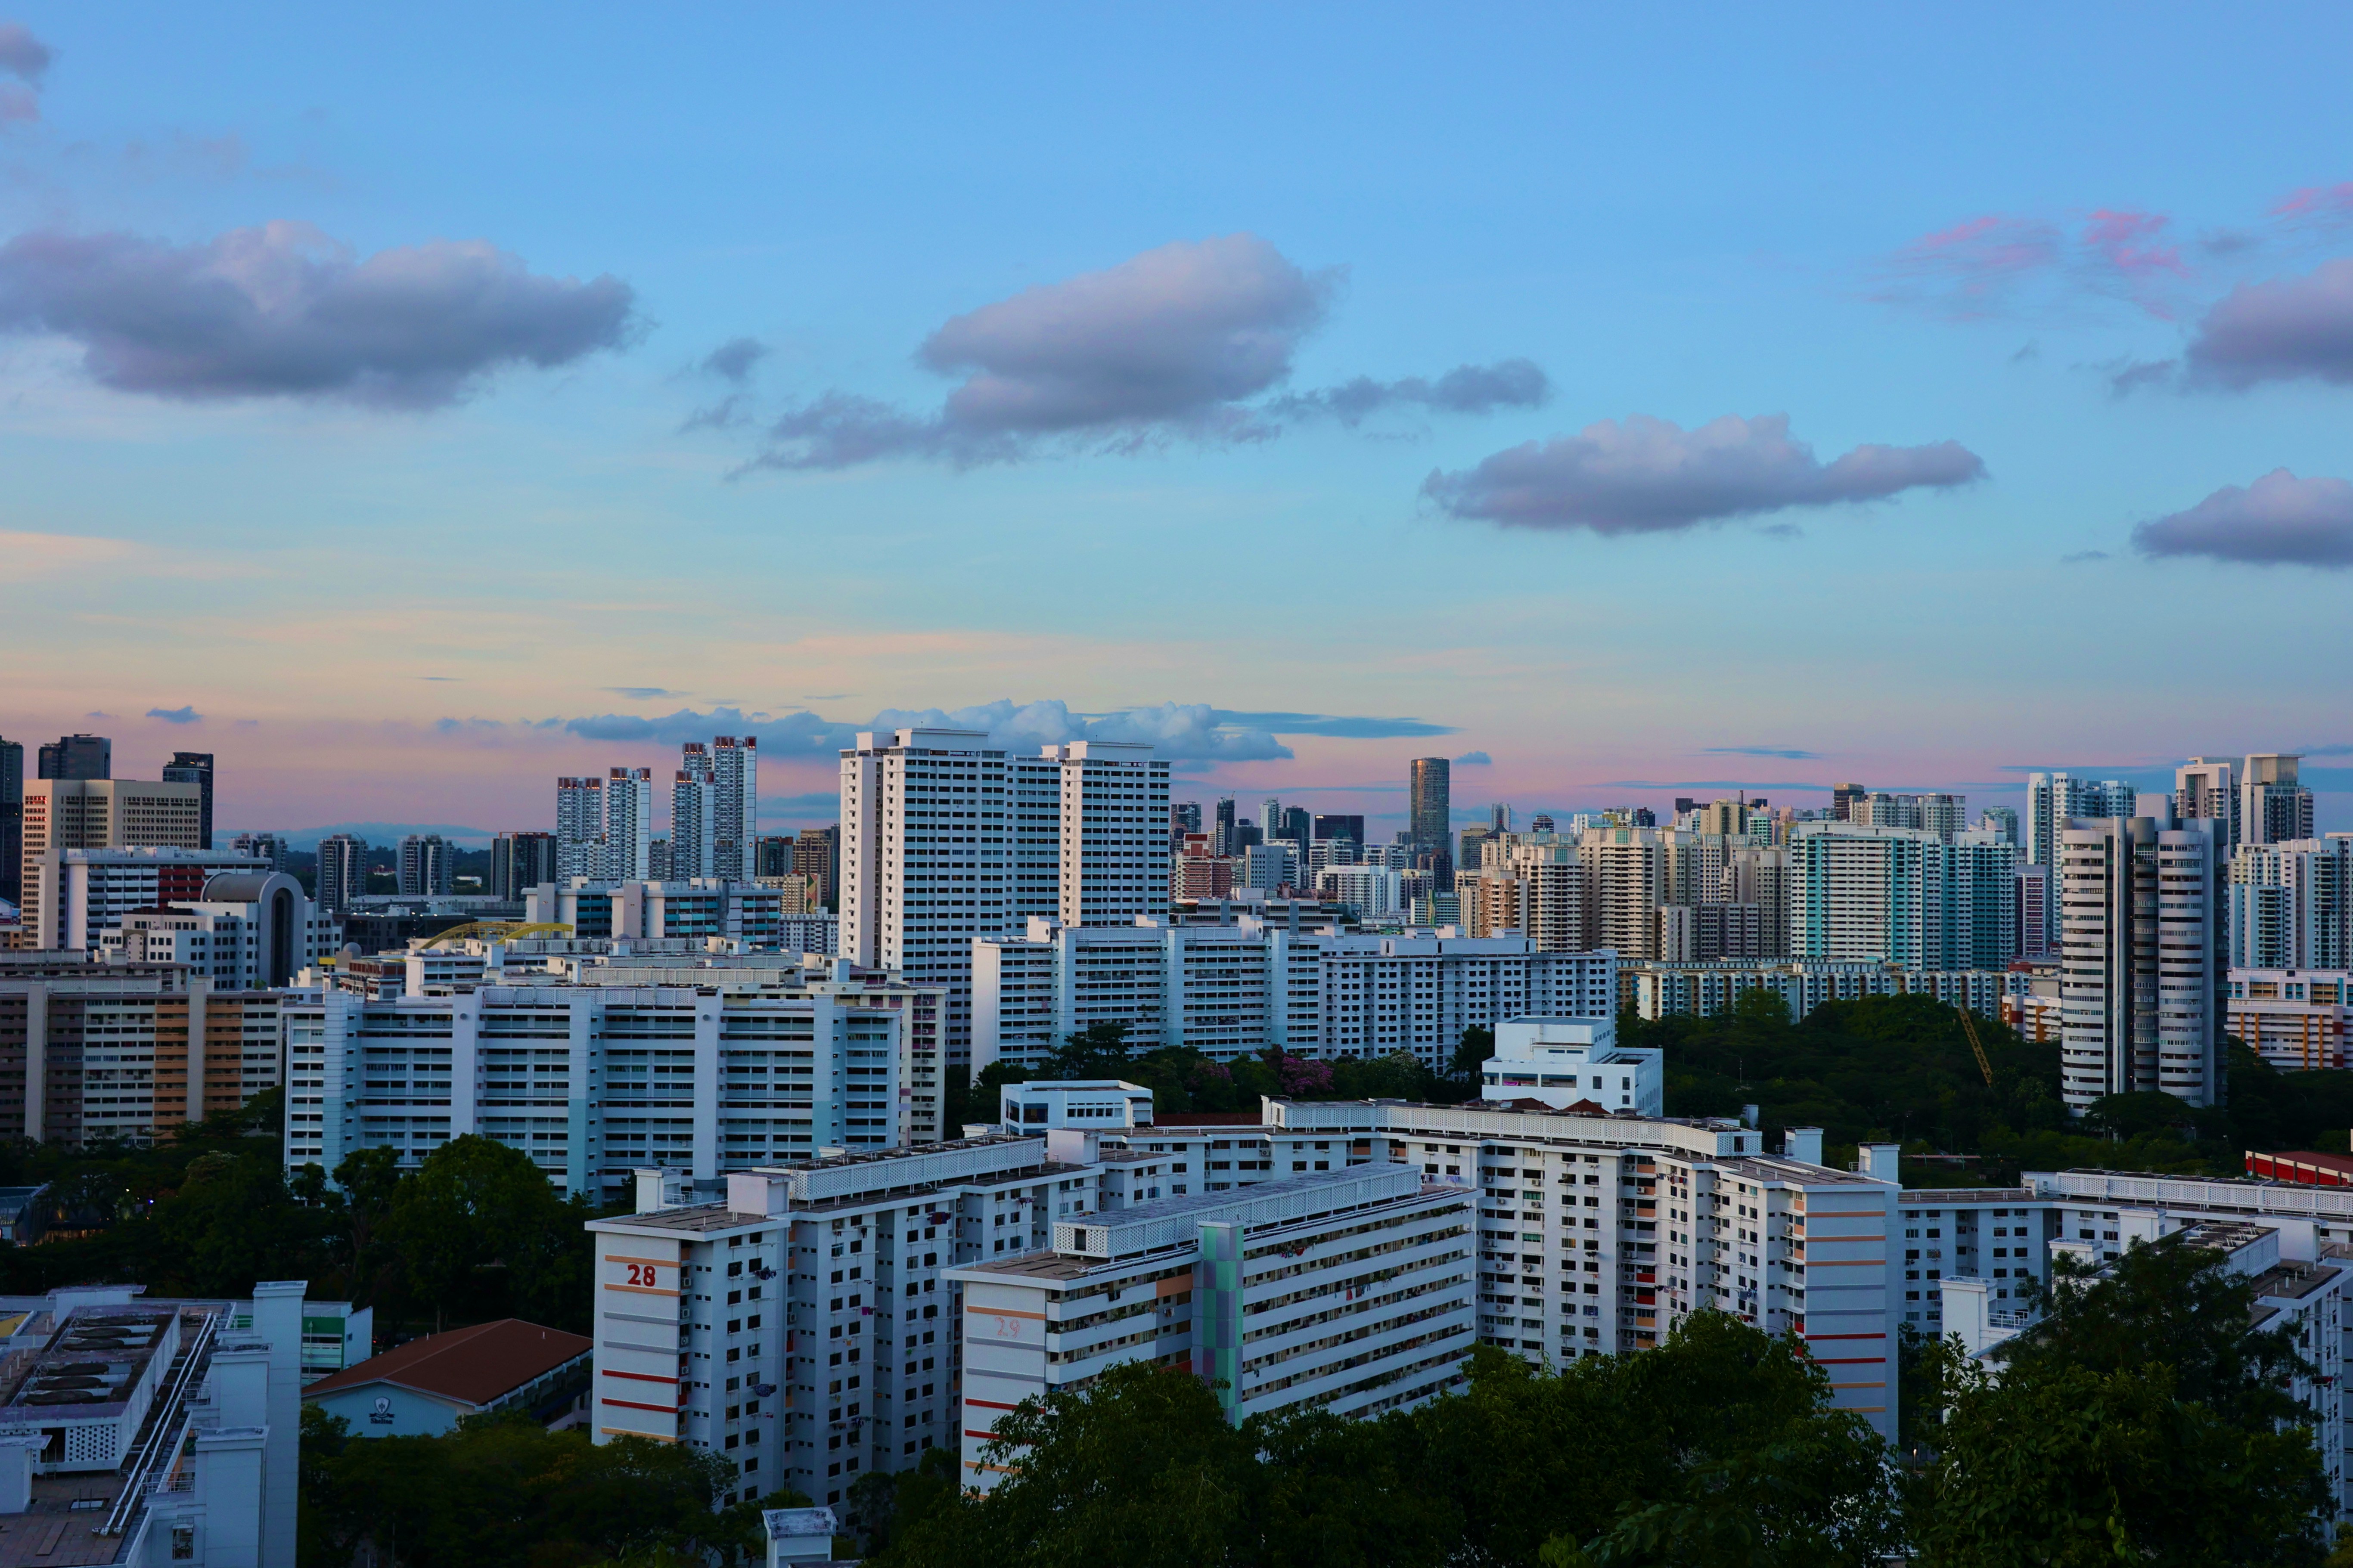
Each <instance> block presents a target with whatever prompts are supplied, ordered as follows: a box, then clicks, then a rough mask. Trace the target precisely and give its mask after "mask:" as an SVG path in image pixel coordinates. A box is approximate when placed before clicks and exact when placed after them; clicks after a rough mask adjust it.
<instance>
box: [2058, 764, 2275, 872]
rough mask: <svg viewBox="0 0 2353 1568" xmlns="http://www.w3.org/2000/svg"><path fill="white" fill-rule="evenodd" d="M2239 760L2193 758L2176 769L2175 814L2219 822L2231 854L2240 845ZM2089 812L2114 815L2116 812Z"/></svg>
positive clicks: (2227, 852)
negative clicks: (2236, 761) (2235, 761)
mask: <svg viewBox="0 0 2353 1568" xmlns="http://www.w3.org/2000/svg"><path fill="white" fill-rule="evenodd" d="M2238 768H2239V765H2238V763H2234V762H2232V760H2231V759H2229V758H2228V757H2192V758H2190V759H2189V761H2188V762H2186V763H2182V764H2181V766H2179V767H2178V768H2176V769H2174V770H2173V815H2174V816H2178V817H2179V818H2181V819H2182V820H2183V821H2185V822H2188V821H2199V820H2204V821H2210V822H2218V823H2220V824H2221V826H2220V827H2219V828H2217V829H2216V830H2215V832H2216V836H2217V837H2219V838H2220V840H2221V846H2222V853H2223V854H2224V855H2225V856H2226V857H2227V856H2228V855H2230V853H2231V852H2232V850H2234V849H2236V848H2237V847H2238V846H2239V787H2238ZM2087 815H2092V816H2116V815H2117V814H2116V813H2115V812H2113V811H2110V812H2095V813H2090V814H2087Z"/></svg>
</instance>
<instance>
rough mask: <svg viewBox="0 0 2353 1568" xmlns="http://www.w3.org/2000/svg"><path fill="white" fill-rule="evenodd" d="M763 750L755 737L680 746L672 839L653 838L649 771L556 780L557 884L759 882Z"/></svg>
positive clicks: (672, 798) (674, 784)
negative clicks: (578, 881) (697, 880)
mask: <svg viewBox="0 0 2353 1568" xmlns="http://www.w3.org/2000/svg"><path fill="white" fill-rule="evenodd" d="M759 745H760V742H759V739H758V737H757V736H753V735H746V736H744V737H743V738H742V739H741V740H738V739H737V738H736V737H734V736H733V735H722V736H720V737H718V738H717V739H716V740H714V741H712V742H710V743H709V744H708V745H706V744H704V743H703V742H701V741H689V742H686V743H685V744H684V745H683V746H681V748H680V752H679V765H678V768H677V769H676V771H675V773H673V774H672V777H671V783H670V831H669V832H668V833H667V834H657V833H656V832H655V831H654V775H653V770H652V769H651V768H614V769H612V770H610V772H609V773H608V774H607V776H606V777H605V778H601V779H599V778H594V777H580V778H559V779H557V780H556V781H555V879H557V880H569V879H572V878H575V877H588V878H593V879H599V880H604V881H644V880H647V879H656V880H669V879H673V878H674V879H679V880H681V881H685V880H691V879H694V878H697V877H717V878H721V879H725V880H727V881H733V882H749V881H752V880H754V879H756V878H757V877H758V876H759V875H760V874H761V873H760V865H759V842H758V838H759V787H760V786H759V771H760V770H759ZM658 846H659V847H658ZM658 860H659V862H660V864H659V865H657V863H656V862H657V861H658Z"/></svg>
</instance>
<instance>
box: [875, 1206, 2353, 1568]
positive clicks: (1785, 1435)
mask: <svg viewBox="0 0 2353 1568" xmlns="http://www.w3.org/2000/svg"><path fill="white" fill-rule="evenodd" d="M2250 1300H2251V1286H2250V1283H2249V1282H2248V1281H2247V1280H2245V1279H2237V1278H2234V1277H2232V1276H2231V1275H2229V1274H2228V1273H2227V1271H2226V1270H2225V1269H2224V1268H2223V1267H2222V1264H2221V1259H2220V1258H2218V1257H2217V1256H2216V1255H2214V1254H2212V1253H2211V1252H2202V1251H2199V1250H2196V1249H2192V1248H2187V1247H2177V1246H2159V1247H2150V1248H2145V1249H2140V1250H2138V1251H2137V1252H2136V1253H2134V1254H2133V1255H2132V1256H2131V1257H2130V1258H2128V1259H2127V1260H2126V1263H2125V1264H2124V1265H2123V1266H2122V1267H2120V1268H2117V1269H2116V1270H2115V1271H2113V1272H2112V1273H2111V1274H2110V1275H2109V1276H2107V1277H2105V1278H2099V1279H2094V1278H2089V1277H2078V1276H2073V1275H2063V1277H2062V1280H2061V1283H2060V1285H2059V1287H2058V1289H2057V1292H2056V1294H2055V1297H2054V1300H2052V1303H2051V1309H2052V1310H2051V1314H2050V1317H2049V1319H2048V1320H2047V1322H2046V1325H2045V1326H2044V1327H2043V1328H2042V1330H2040V1331H2036V1332H2034V1333H2032V1334H2030V1335H2029V1336H2028V1337H2026V1338H2025V1339H2023V1340H2021V1341H2019V1342H2015V1349H2014V1352H2013V1353H2011V1354H2010V1356H2009V1357H2007V1358H2006V1359H2005V1360H2003V1361H2002V1362H2000V1363H1996V1364H1994V1365H1991V1366H1988V1365H1983V1364H1979V1363H1972V1362H1969V1361H1968V1360H1967V1359H1965V1358H1963V1357H1961V1356H1960V1355H1958V1354H1957V1352H1955V1351H1954V1350H1953V1349H1951V1348H1950V1347H1949V1346H1946V1347H1927V1346H1922V1347H1915V1354H1914V1355H1913V1356H1912V1357H1911V1358H1910V1360H1911V1365H1910V1366H1909V1368H1908V1369H1907V1370H1908V1372H1909V1373H1911V1375H1912V1377H1913V1378H1914V1380H1915V1383H1916V1384H1918V1386H1917V1387H1916V1388H1915V1390H1914V1394H1915V1398H1914V1400H1913V1401H1912V1402H1911V1405H1912V1412H1913V1414H1912V1415H1910V1416H1909V1417H1908V1418H1907V1431H1906V1440H1905V1444H1904V1445H1902V1446H1900V1447H1898V1448H1895V1449H1890V1448H1888V1447H1883V1445H1882V1444H1881V1443H1880V1441H1879V1439H1878V1438H1877V1437H1876V1436H1874V1435H1873V1433H1872V1431H1871V1429H1870V1428H1869V1427H1868V1426H1866V1425H1864V1423H1863V1422H1862V1419H1861V1418H1860V1417H1858V1416H1854V1415H1843V1414H1841V1413H1839V1412H1837V1411H1834V1410H1832V1409H1831V1407H1830V1405H1829V1393H1830V1388H1829V1381H1828V1377H1827V1375H1826V1373H1824V1371H1823V1369H1822V1368H1821V1367H1820V1365H1818V1364H1817V1363H1814V1362H1813V1361H1812V1360H1811V1359H1810V1357H1809V1355H1808V1353H1807V1352H1806V1350H1805V1347H1804V1346H1803V1344H1802V1343H1801V1342H1799V1341H1798V1340H1796V1339H1794V1338H1787V1339H1779V1340H1776V1339H1773V1338H1770V1337H1768V1336H1767V1335H1765V1334H1764V1333H1762V1332H1760V1331H1757V1330H1755V1329H1753V1328H1749V1327H1747V1326H1746V1325H1744V1324H1741V1323H1739V1322H1737V1321H1734V1320H1732V1319H1730V1318H1727V1317H1725V1316H1724V1315H1722V1314H1718V1313H1713V1312H1710V1313H1702V1314H1699V1315H1698V1316H1696V1317H1694V1318H1692V1319H1690V1320H1688V1321H1686V1322H1685V1323H1684V1324H1683V1326H1682V1327H1681V1328H1679V1329H1678V1330H1677V1331H1675V1332H1674V1333H1673V1334H1672V1335H1671V1336H1670V1338H1669V1340H1668V1342H1667V1343H1666V1344H1664V1345H1663V1346H1662V1347H1661V1348H1659V1349H1658V1350H1655V1351H1651V1352H1645V1353H1643V1354H1641V1355H1636V1356H1626V1357H1615V1358H1593V1359H1587V1360H1581V1361H1578V1362H1576V1363H1572V1364H1570V1365H1569V1366H1567V1368H1565V1369H1561V1370H1558V1371H1554V1370H1550V1369H1539V1368H1535V1367H1532V1366H1530V1365H1528V1364H1527V1363H1524V1362H1521V1361H1520V1360H1518V1359H1517V1358H1515V1357H1512V1356H1509V1355H1506V1354H1504V1352H1499V1351H1493V1350H1489V1349H1486V1348H1484V1347H1482V1348H1481V1349H1479V1350H1478V1351H1477V1352H1474V1356H1473V1360H1472V1379H1471V1384H1470V1387H1469V1389H1468V1391H1467V1392H1466V1393H1464V1394H1461V1395H1458V1396H1452V1397H1448V1398H1444V1399H1440V1400H1438V1401H1436V1402H1434V1403H1432V1404H1430V1405H1424V1406H1422V1407H1421V1408H1419V1409H1416V1410H1412V1411H1405V1412H1393V1413H1390V1414H1388V1415H1383V1416H1381V1417H1379V1418H1377V1419H1376V1420H1371V1421H1362V1422H1358V1421H1347V1420H1343V1419H1339V1418H1335V1417H1333V1416H1330V1415H1322V1414H1318V1413H1313V1412H1293V1413H1287V1414H1282V1415H1273V1416H1260V1417H1253V1418H1252V1419H1250V1421H1248V1422H1246V1423H1245V1424H1244V1425H1243V1426H1241V1427H1240V1428H1239V1429H1235V1428H1232V1427H1229V1426H1227V1425H1226V1423H1225V1421H1224V1420H1223V1418H1222V1415H1221V1413H1220V1411H1219V1405H1218V1404H1217V1401H1216V1399H1215V1397H1214V1396H1213V1394H1211V1393H1210V1391H1209V1390H1208V1388H1207V1387H1206V1386H1205V1385H1204V1384H1201V1383H1200V1382H1199V1381H1198V1379H1196V1378H1194V1377H1192V1376H1190V1375H1189V1374H1187V1373H1184V1372H1182V1371H1179V1370H1170V1369H1166V1368H1157V1367H1153V1366H1149V1365H1145V1364H1143V1363H1135V1364H1131V1365H1127V1366H1123V1367H1118V1368H1114V1369H1113V1370H1112V1371H1111V1372H1109V1373H1104V1374H1103V1376H1102V1377H1101V1378H1099V1379H1097V1380H1096V1381H1095V1382H1094V1384H1092V1386H1091V1387H1088V1388H1086V1389H1083V1390H1081V1391H1077V1392H1064V1393H1057V1394H1050V1395H1047V1396H1045V1397H1044V1398H1042V1399H1035V1400H1031V1401H1029V1402H1028V1403H1026V1404H1024V1405H1022V1406H1021V1407H1020V1408H1019V1409H1018V1411H1016V1412H1015V1413H1014V1414H1013V1415H1010V1416H1008V1417H1007V1418H1006V1419H1005V1420H1004V1421H1003V1422H1002V1423H1001V1424H1000V1426H999V1428H998V1430H999V1432H1000V1434H1001V1435H1002V1440H1001V1441H1000V1443H999V1444H997V1446H996V1447H994V1449H993V1450H992V1451H991V1452H990V1453H989V1454H988V1456H987V1458H988V1460H989V1462H992V1463H996V1464H1000V1465H1004V1466H1007V1467H1008V1470H1007V1472H1006V1474H1005V1476H1004V1479H1003V1480H1002V1481H1001V1483H1000V1485H999V1486H998V1487H997V1490H996V1492H995V1493H994V1495H992V1496H990V1497H988V1498H987V1499H982V1498H979V1497H978V1496H976V1495H975V1494H972V1493H969V1492H964V1491H961V1490H959V1489H958V1487H957V1484H956V1481H955V1476H954V1463H953V1457H952V1456H950V1455H947V1454H946V1453H944V1452H942V1453H937V1454H935V1455H934V1456H932V1458H931V1459H930V1462H929V1463H928V1465H927V1467H926V1468H924V1469H923V1470H922V1471H919V1472H914V1473H910V1474H906V1475H902V1476H898V1477H875V1478H871V1479H870V1480H868V1481H866V1482H864V1483H862V1484H861V1488H860V1492H859V1494H858V1503H859V1507H858V1510H857V1522H858V1523H859V1524H860V1526H861V1527H862V1528H863V1529H865V1531H867V1532H868V1536H869V1542H868V1544H869V1547H870V1550H871V1551H872V1552H873V1553H874V1555H875V1558H876V1561H877V1563H878V1564H879V1568H1049V1565H1053V1568H1060V1565H1062V1564H1070V1563H1092V1562H1118V1563H1127V1564H1133V1565H1136V1568H1156V1565H1159V1564H1164V1563H1165V1564H1167V1565H1168V1568H1179V1565H1183V1568H1191V1565H1194V1564H1231V1565H1235V1568H1244V1565H1247V1568H1294V1565H1296V1568H1342V1565H1353V1564H1367V1565H1372V1568H1439V1565H1440V1564H1478V1565H1489V1564H1494V1565H1503V1564H1514V1565H1526V1568H1635V1565H1642V1568H1669V1565H1673V1568H1716V1565H1723V1568H1778V1565H1788V1568H1799V1565H1804V1568H1814V1565H1822V1568H1842V1565H1848V1564H1852V1565H1855V1568H1862V1565H1863V1564H1876V1563H1881V1562H1882V1561H1883V1560H1884V1559H1885V1558H1886V1557H1887V1556H1889V1555H1890V1554H1903V1555H1905V1556H1908V1558H1909V1560H1910V1561H1912V1562H1914V1563H1917V1564H1921V1565H1922V1568H2011V1565H2019V1568H2023V1565H2025V1564H2030V1563H2031V1564H2052V1565H2059V1568H2077V1565H2081V1568H2090V1565H2091V1564H2094V1563H2119V1562H2132V1563H2143V1564H2152V1565H2157V1568H2191V1565H2194V1564H2211V1563H2241V1564H2251V1565H2253V1564H2263V1565H2271V1564H2277V1565H2283V1568H2284V1565H2291V1564H2295V1565H2314V1564H2318V1563H2321V1562H2322V1561H2323V1558H2324V1553H2325V1552H2326V1550H2327V1548H2326V1542H2325V1539H2324V1533H2325V1532H2324V1530H2323V1526H2322V1519H2323V1517H2324V1510H2325V1507H2326V1503H2327V1487H2326V1483H2325V1480H2324V1478H2323V1476H2322V1472H2321V1468H2320V1461H2319V1457H2318V1453H2317V1450H2316V1447H2315V1445H2314V1442H2313V1438H2312V1435H2311V1433H2310V1431H2309V1430H2308V1429H2307V1428H2306V1426H2303V1425H2302V1424H2301V1421H2302V1416H2303V1412H2302V1411H2301V1409H2300V1408H2299V1407H2297V1406H2295V1405H2293V1404H2292V1403H2291V1402H2289V1401H2288V1400H2286V1398H2285V1397H2284V1395H2283V1394H2281V1393H2280V1391H2279V1388H2278V1386H2277V1384H2278V1380H2279V1378H2280V1377H2281V1376H2282V1375H2283V1374H2284V1373H2286V1372H2288V1371H2290V1370H2292V1369H2293V1368H2294V1367H2295V1364H2296V1361H2295V1356H2296V1352H2295V1347H2294V1346H2293V1345H2291V1344H2289V1343H2287V1342H2286V1341H2285V1339H2284V1336H2282V1335H2280V1334H2278V1333H2276V1332H2268V1333H2267V1332H2265V1331H2260V1330H2257V1329H2255V1328H2253V1327H2252V1326H2251V1324H2250V1321H2249V1314H2248V1307H2249V1304H2250Z"/></svg>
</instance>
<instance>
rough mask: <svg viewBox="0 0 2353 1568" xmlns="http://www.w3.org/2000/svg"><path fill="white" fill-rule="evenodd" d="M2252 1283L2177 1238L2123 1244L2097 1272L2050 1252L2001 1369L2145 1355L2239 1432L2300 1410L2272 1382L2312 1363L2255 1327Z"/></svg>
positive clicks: (2088, 1365) (2113, 1368)
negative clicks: (2031, 1308) (2044, 1276)
mask: <svg viewBox="0 0 2353 1568" xmlns="http://www.w3.org/2000/svg"><path fill="white" fill-rule="evenodd" d="M2254 1283H2255V1282H2254V1281H2253V1279H2249V1278H2248V1277H2246V1276H2244V1275H2241V1274H2233V1273H2232V1271H2231V1268H2230V1263H2229V1260H2228V1259H2227V1258H2225V1257H2224V1256H2223V1255H2222V1254H2221V1253H2220V1252H2217V1251H2214V1250H2213V1249H2211V1248H2210V1247H2192V1246H2186V1245H2184V1244H2182V1242H2181V1241H2180V1240H2179V1238H2178V1237H2168V1238H2167V1239H2165V1240H2163V1241H2159V1242H2158V1243H2156V1244H2154V1245H2142V1246H2135V1247H2127V1248H2126V1250H2125V1253H2124V1256H2122V1257H2121V1258H2117V1259H2116V1261H2115V1262H2113V1263H2111V1264H2108V1265H2106V1266H2105V1267H2104V1268H2099V1269H2097V1270H2094V1269H2090V1268H2085V1267H2084V1266H2083V1265H2080V1264H2078V1263H2076V1262H2075V1261H2074V1260H2073V1258H2065V1257H2060V1258H2054V1259H2053V1260H2052V1278H2051V1286H2050V1289H2049V1290H2048V1291H2047V1292H2046V1293H2045V1295H2044V1298H2043V1300H2042V1321H2039V1322H2037V1323H2036V1324H2035V1325H2034V1327H2033V1329H2032V1330H2031V1331H2029V1332H2027V1333H2024V1334H2021V1336H2019V1337H2018V1338H2017V1339H2014V1340H2011V1341H2010V1342H2008V1343H2007V1344H2006V1345H2004V1346H2003V1347H2001V1349H2002V1352H2003V1353H2001V1354H2000V1363H2001V1365H2002V1366H2003V1368H2004V1369H2005V1375H2007V1374H2008V1373H2010V1372H2027V1371H2033V1370H2038V1369H2044V1368H2052V1367H2068V1366H2072V1367H2081V1368H2084V1369H2086V1370H2088V1371H2092V1372H2095V1373H2118V1372H2127V1371H2132V1370H2134V1369H2137V1368H2140V1367H2144V1366H2147V1365H2148V1364H2150V1363H2163V1364H2165V1365H2167V1366H2169V1367H2171V1368H2172V1369H2173V1372H2172V1375H2173V1390H2174V1393H2175V1395H2176V1396H2177V1397H2179V1398H2180V1399H2183V1400H2189V1401H2194V1402H2196V1403H2197V1404H2199V1405H2203V1406H2205V1407H2206V1408H2207V1409H2209V1410H2211V1411H2212V1412H2213V1413H2214V1415H2217V1416H2218V1417H2220V1418H2221V1419H2222V1420H2223V1421H2226V1422H2228V1423H2230V1424H2231V1425H2232V1426H2238V1427H2240V1428H2242V1429H2243V1430H2245V1431H2248V1432H2263V1431H2268V1430H2270V1429H2271V1427H2272V1426H2274V1425H2275V1424H2276V1423H2279V1422H2283V1421H2298V1420H2303V1419H2306V1415H2307V1413H2306V1410H2305V1407H2304V1406H2303V1405H2299V1404H2297V1403H2296V1402H2295V1399H2294V1398H2292V1397H2291V1396H2290V1395H2289V1394H2287V1392H2286V1391H2285V1389H2284V1387H2282V1386H2281V1385H2282V1384H2284V1383H2285V1382H2286V1380H2287V1379H2288V1378H2289V1377H2290V1376H2291V1375H2293V1374H2295V1373H2306V1374H2309V1373H2311V1372H2312V1371H2313V1370H2314V1369H2313V1367H2312V1365H2311V1364H2310V1363H2308V1362H2306V1360H2305V1359H2304V1358H2303V1357H2302V1356H2300V1355H2298V1354H2297V1353H2296V1347H2295V1342H2294V1340H2293V1338H2292V1337H2291V1334H2290V1331H2288V1330H2287V1329H2286V1328H2284V1327H2282V1328H2277V1329H2260V1328H2257V1327H2256V1326H2255V1325H2254V1321H2253V1309H2254V1300H2255V1291H2254Z"/></svg>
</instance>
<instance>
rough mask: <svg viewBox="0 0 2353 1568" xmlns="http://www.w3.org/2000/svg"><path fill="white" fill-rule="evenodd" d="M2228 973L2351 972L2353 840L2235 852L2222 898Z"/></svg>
mask: <svg viewBox="0 0 2353 1568" xmlns="http://www.w3.org/2000/svg"><path fill="white" fill-rule="evenodd" d="M2227 896H2228V902H2229V907H2230V919H2229V921H2227V922H2226V923H2227V925H2228V926H2229V941H2230V950H2231V967H2232V968H2233V969H2353V838H2348V837H2345V836H2344V835H2342V834H2332V835H2330V836H2329V837H2327V838H2306V839H2300V840H2295V841H2292V842H2289V843H2284V844H2242V845H2240V846H2239V852H2238V854H2237V855H2236V856H2234V857H2232V861H2231V882H2230V888H2229V891H2228V895H2227Z"/></svg>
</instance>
